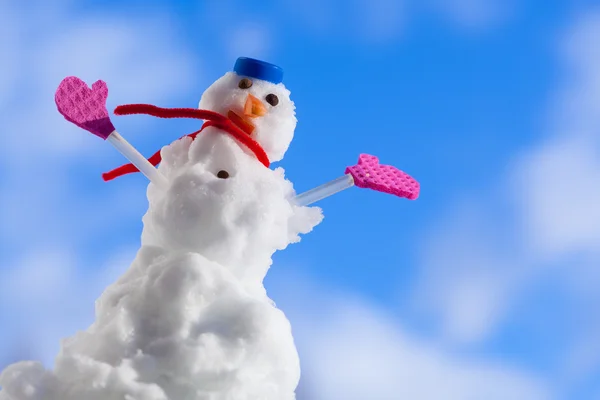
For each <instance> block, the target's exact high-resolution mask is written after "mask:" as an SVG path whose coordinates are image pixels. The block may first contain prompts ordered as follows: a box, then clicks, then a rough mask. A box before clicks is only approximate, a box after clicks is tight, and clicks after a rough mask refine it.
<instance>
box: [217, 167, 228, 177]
mask: <svg viewBox="0 0 600 400" xmlns="http://www.w3.org/2000/svg"><path fill="white" fill-rule="evenodd" d="M217 178H221V179H227V178H229V172H227V171H225V170H223V169H222V170H220V171H219V172H217Z"/></svg>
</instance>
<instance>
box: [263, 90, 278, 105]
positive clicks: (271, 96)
mask: <svg viewBox="0 0 600 400" xmlns="http://www.w3.org/2000/svg"><path fill="white" fill-rule="evenodd" d="M265 100H266V101H267V103H269V104H270V105H272V106H273V107H275V106H276V105H277V104H279V98H278V97H277V96H276V95H274V94H273V93H270V94H268V95H267V97H265Z"/></svg>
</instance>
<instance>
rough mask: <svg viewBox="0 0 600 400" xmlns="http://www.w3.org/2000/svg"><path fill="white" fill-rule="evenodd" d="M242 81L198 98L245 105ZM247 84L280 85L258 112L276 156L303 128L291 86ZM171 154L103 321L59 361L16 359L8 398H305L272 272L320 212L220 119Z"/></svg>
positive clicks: (227, 81)
mask: <svg viewBox="0 0 600 400" xmlns="http://www.w3.org/2000/svg"><path fill="white" fill-rule="evenodd" d="M240 79H241V77H239V76H236V75H235V74H232V73H228V74H227V75H225V76H224V77H223V78H221V79H220V80H218V81H217V82H215V84H214V85H213V86H212V87H211V88H209V89H208V90H207V92H206V93H205V94H204V95H203V98H202V100H201V102H200V108H204V109H212V110H214V111H218V112H221V113H225V112H226V111H227V110H229V109H236V110H240V109H241V108H243V104H244V101H246V100H245V99H246V98H247V91H248V89H245V90H242V89H240V88H237V86H235V87H234V86H233V85H238V81H239V80H240ZM251 89H252V93H253V95H254V96H255V97H256V98H259V99H261V98H264V96H265V95H267V94H268V93H272V92H274V91H277V93H278V97H279V104H278V105H277V106H276V107H267V113H266V114H265V115H264V116H262V117H260V118H255V119H254V120H253V124H254V125H255V127H256V128H255V130H254V132H253V137H255V139H256V140H257V141H259V143H261V145H263V147H264V148H265V150H266V151H267V153H268V154H269V156H270V157H272V161H274V160H276V159H278V158H281V157H283V155H284V153H285V150H286V149H287V147H288V146H289V143H290V141H291V139H292V137H293V130H294V128H295V123H296V121H295V117H294V107H293V103H291V101H290V100H289V92H287V89H285V88H284V87H283V85H281V84H280V85H273V84H270V83H267V82H255V83H254V85H253V86H252V88H251ZM240 112H241V111H240ZM261 118H262V120H261ZM162 157H163V161H162V163H161V165H160V167H159V170H160V171H161V173H163V174H164V175H165V177H166V178H167V179H168V181H169V185H168V187H166V188H158V187H155V186H154V185H153V184H150V185H149V187H148V200H149V208H148V212H147V213H146V215H145V216H144V218H143V222H144V229H143V233H142V246H141V248H140V250H139V252H138V254H137V256H136V258H135V260H134V261H133V263H132V264H131V266H130V267H129V269H128V270H127V271H126V273H125V274H124V275H123V276H122V277H121V278H120V279H118V281H117V282H115V283H114V284H113V285H111V286H109V287H108V288H107V289H106V290H105V292H104V293H103V294H102V296H101V297H100V298H99V299H98V300H97V302H96V321H95V322H94V324H93V325H92V326H90V327H89V328H88V329H87V330H86V331H83V332H78V333H77V334H76V335H74V336H73V337H71V338H69V339H67V340H65V341H64V342H63V343H62V346H61V351H60V354H59V355H58V356H57V358H56V362H55V368H54V369H53V370H47V369H45V368H44V367H43V366H42V365H41V364H39V363H36V362H22V363H17V364H14V365H12V366H10V367H8V368H7V369H6V370H5V371H4V372H3V373H2V375H1V377H0V385H1V386H2V387H3V390H2V391H0V400H167V399H168V400H293V399H295V394H294V391H295V388H296V386H297V384H298V381H299V377H300V365H299V360H298V354H297V351H296V348H295V345H294V340H293V336H292V332H291V327H290V324H289V322H288V320H287V318H286V317H285V315H284V314H283V313H282V312H281V311H280V310H279V309H277V308H276V307H275V305H274V303H273V302H272V301H271V300H270V299H269V298H268V296H267V294H266V291H265V289H264V286H263V278H264V277H265V275H266V273H267V271H268V269H269V267H270V265H271V262H272V261H271V256H272V254H273V253H274V252H275V251H277V250H282V249H284V248H285V247H286V246H287V245H289V244H290V243H293V242H297V241H298V240H299V234H304V233H307V232H309V231H310V230H312V228H313V227H314V226H315V225H317V224H318V223H319V222H320V221H321V219H322V214H321V210H320V209H319V208H316V207H297V206H295V205H293V203H291V202H290V199H291V198H293V196H294V194H295V193H294V190H293V187H292V184H291V183H290V182H289V181H287V180H286V179H285V177H284V174H283V170H282V169H275V170H273V169H269V168H266V167H265V166H264V165H262V164H261V163H259V162H258V161H257V160H256V158H255V157H254V155H253V154H251V153H250V152H249V151H248V150H247V149H245V148H244V147H243V146H242V145H240V144H239V143H237V142H236V141H235V140H234V139H233V138H232V137H231V136H229V135H228V134H226V133H224V132H221V131H219V130H218V129H216V128H213V127H209V128H206V129H205V130H204V131H203V132H202V133H200V134H199V135H198V136H197V138H196V139H195V140H193V141H192V139H191V138H189V137H186V138H183V139H180V140H177V141H175V142H174V143H172V144H170V145H168V146H165V147H164V148H163V150H162ZM220 171H226V172H227V176H228V177H227V178H226V179H223V178H219V172H220ZM221 176H223V175H221Z"/></svg>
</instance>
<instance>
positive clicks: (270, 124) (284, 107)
mask: <svg viewBox="0 0 600 400" xmlns="http://www.w3.org/2000/svg"><path fill="white" fill-rule="evenodd" d="M282 79H283V70H282V69H281V68H279V67H278V66H276V65H273V64H269V63H267V62H264V61H260V60H255V59H252V58H247V57H240V58H238V60H237V61H236V63H235V66H234V70H233V72H228V73H227V74H225V75H224V76H223V77H221V78H220V79H218V80H217V81H216V82H215V83H213V84H212V85H211V86H210V87H209V88H208V89H207V90H206V91H205V92H204V94H203V95H202V98H201V99H200V104H199V108H200V109H204V110H211V111H216V112H218V113H220V114H222V115H224V116H227V117H228V118H229V119H230V120H231V121H232V122H233V123H234V124H235V125H237V126H238V127H239V128H241V129H242V130H243V131H244V132H245V133H246V134H248V135H249V136H250V137H252V138H253V139H254V140H255V141H257V142H258V143H259V144H260V145H261V146H262V148H263V149H264V150H265V152H266V153H267V156H268V157H269V161H271V162H275V161H279V160H281V159H282V158H283V156H284V154H285V152H286V151H287V149H288V147H289V146H290V143H291V141H292V138H293V137H294V130H295V129H296V122H297V120H296V113H295V106H294V103H293V102H292V100H291V99H290V91H289V90H288V89H286V87H285V86H284V85H283V83H281V82H282Z"/></svg>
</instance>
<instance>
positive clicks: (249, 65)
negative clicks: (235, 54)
mask: <svg viewBox="0 0 600 400" xmlns="http://www.w3.org/2000/svg"><path fill="white" fill-rule="evenodd" d="M233 71H234V72H235V73H236V74H238V75H242V76H247V77H250V78H254V79H260V80H263V81H267V82H271V83H274V84H278V83H281V82H282V81H283V69H281V68H280V67H278V66H277V65H274V64H269V63H268V62H264V61H260V60H255V59H254V58H248V57H240V58H238V59H237V61H236V62H235V66H234V67H233Z"/></svg>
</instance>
